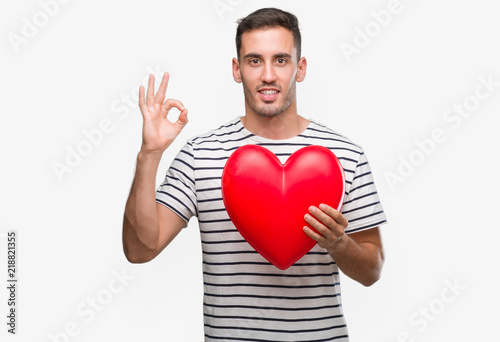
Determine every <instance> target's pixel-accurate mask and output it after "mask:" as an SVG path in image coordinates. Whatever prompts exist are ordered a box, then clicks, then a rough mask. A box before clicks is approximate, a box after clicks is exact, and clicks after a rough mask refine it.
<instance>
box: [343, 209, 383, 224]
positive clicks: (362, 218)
mask: <svg viewBox="0 0 500 342" xmlns="http://www.w3.org/2000/svg"><path fill="white" fill-rule="evenodd" d="M382 213H383V211H382V210H380V211H377V212H376V213H372V214H369V215H365V216H361V217H356V218H355V219H351V220H349V222H350V223H352V222H355V221H359V220H364V219H367V218H368V217H372V216H376V215H379V214H382Z"/></svg>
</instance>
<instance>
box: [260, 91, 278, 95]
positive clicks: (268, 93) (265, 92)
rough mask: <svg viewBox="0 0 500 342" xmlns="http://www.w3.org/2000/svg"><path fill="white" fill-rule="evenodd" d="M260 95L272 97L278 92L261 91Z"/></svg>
mask: <svg viewBox="0 0 500 342" xmlns="http://www.w3.org/2000/svg"><path fill="white" fill-rule="evenodd" d="M261 93H262V94H264V95H274V94H277V93H278V91H276V90H262V91H261Z"/></svg>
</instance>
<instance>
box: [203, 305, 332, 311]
mask: <svg viewBox="0 0 500 342" xmlns="http://www.w3.org/2000/svg"><path fill="white" fill-rule="evenodd" d="M203 305H204V306H208V307H212V308H226V309H257V310H277V311H312V310H324V309H334V308H338V307H339V306H340V304H335V305H323V306H310V307H302V308H301V307H299V308H280V307H275V306H257V305H216V304H208V303H203Z"/></svg>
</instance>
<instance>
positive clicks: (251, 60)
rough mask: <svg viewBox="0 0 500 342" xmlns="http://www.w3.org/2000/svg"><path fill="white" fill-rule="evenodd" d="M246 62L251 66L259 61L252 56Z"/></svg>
mask: <svg viewBox="0 0 500 342" xmlns="http://www.w3.org/2000/svg"><path fill="white" fill-rule="evenodd" d="M248 63H249V64H250V65H252V66H255V65H258V64H259V63H260V61H259V60H258V59H257V58H252V59H250V60H249V61H248Z"/></svg>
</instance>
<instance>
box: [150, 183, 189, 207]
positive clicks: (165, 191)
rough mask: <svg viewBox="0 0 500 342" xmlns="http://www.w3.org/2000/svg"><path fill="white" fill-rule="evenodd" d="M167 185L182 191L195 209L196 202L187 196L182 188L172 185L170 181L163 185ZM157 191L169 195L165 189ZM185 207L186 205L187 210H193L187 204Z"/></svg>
mask: <svg viewBox="0 0 500 342" xmlns="http://www.w3.org/2000/svg"><path fill="white" fill-rule="evenodd" d="M167 186H169V187H172V188H174V189H175V190H177V191H179V192H182V194H184V196H186V198H187V199H188V200H189V201H190V202H191V204H192V205H193V208H194V209H195V210H197V206H196V204H195V203H194V202H193V200H192V199H191V197H189V196H188V194H186V193H185V192H184V191H183V190H182V189H180V188H179V187H177V186H175V185H173V184H172V183H169V184H165V187H167ZM158 192H161V193H162V194H167V195H169V194H168V193H167V192H166V191H163V190H158ZM169 196H171V195H169ZM171 197H172V198H175V197H173V196H171ZM178 202H179V203H181V204H183V202H180V201H178ZM185 207H186V208H187V209H188V210H189V211H191V212H193V211H192V210H191V209H190V208H189V207H187V206H185Z"/></svg>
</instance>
